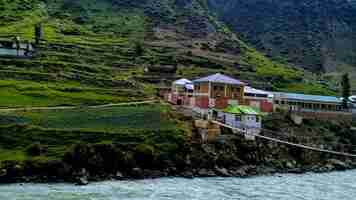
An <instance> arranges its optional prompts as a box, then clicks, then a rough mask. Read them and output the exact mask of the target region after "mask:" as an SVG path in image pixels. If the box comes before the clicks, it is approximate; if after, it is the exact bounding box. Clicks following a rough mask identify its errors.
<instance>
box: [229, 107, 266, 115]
mask: <svg viewBox="0 0 356 200" xmlns="http://www.w3.org/2000/svg"><path fill="white" fill-rule="evenodd" d="M223 112H225V113H231V114H237V115H239V114H245V115H260V114H261V113H260V112H258V111H257V110H255V109H254V108H252V107H250V106H244V105H238V106H236V105H235V106H233V105H229V106H228V107H227V108H225V109H224V110H223Z"/></svg>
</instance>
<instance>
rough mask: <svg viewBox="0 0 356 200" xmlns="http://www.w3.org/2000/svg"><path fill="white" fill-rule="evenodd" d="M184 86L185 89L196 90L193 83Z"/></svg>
mask: <svg viewBox="0 0 356 200" xmlns="http://www.w3.org/2000/svg"><path fill="white" fill-rule="evenodd" d="M184 87H185V89H187V90H194V85H193V84H191V83H188V84H186V85H185V86H184Z"/></svg>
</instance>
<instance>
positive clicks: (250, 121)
mask: <svg viewBox="0 0 356 200" xmlns="http://www.w3.org/2000/svg"><path fill="white" fill-rule="evenodd" d="M213 118H215V119H216V120H217V121H220V122H221V123H224V124H226V125H228V126H231V127H233V128H238V129H240V130H241V131H243V132H245V133H248V134H259V133H260V132H261V128H262V115H261V113H260V112H259V111H257V110H256V109H255V108H253V107H250V106H245V105H229V106H228V107H227V108H225V109H223V110H214V111H213Z"/></svg>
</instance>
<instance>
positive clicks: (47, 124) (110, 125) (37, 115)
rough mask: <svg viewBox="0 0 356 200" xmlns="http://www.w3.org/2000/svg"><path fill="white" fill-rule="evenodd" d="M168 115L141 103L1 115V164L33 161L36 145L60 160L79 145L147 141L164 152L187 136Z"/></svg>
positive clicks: (164, 109) (157, 106) (181, 127)
mask: <svg viewBox="0 0 356 200" xmlns="http://www.w3.org/2000/svg"><path fill="white" fill-rule="evenodd" d="M168 112H169V110H168V107H166V106H162V105H141V106H127V107H110V108H101V109H75V110H57V111H54V110H51V111H31V112H10V113H2V114H1V117H0V118H1V120H0V150H1V151H0V161H4V160H26V159H35V157H33V156H31V155H28V153H26V149H27V148H28V147H29V146H30V145H32V144H35V143H37V144H40V145H42V146H44V147H46V149H47V153H46V154H45V155H41V156H42V158H41V159H46V158H48V159H50V158H60V157H61V156H63V155H64V153H65V152H67V150H68V149H69V147H70V146H72V145H73V144H77V143H85V144H102V143H121V144H127V143H137V144H140V143H145V144H151V145H158V146H160V147H162V148H166V146H167V145H168V146H170V144H173V143H175V142H177V141H182V140H184V138H185V135H186V131H185V129H184V127H183V125H182V124H179V123H178V122H177V121H175V120H172V119H170V118H168V117H167V116H166V115H165V114H167V113H168ZM9 124H12V125H9Z"/></svg>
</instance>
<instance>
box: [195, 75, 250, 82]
mask: <svg viewBox="0 0 356 200" xmlns="http://www.w3.org/2000/svg"><path fill="white" fill-rule="evenodd" d="M193 82H194V83H203V82H211V83H225V84H231V85H245V83H243V82H241V81H239V80H236V79H234V78H231V77H229V76H226V75H223V74H220V73H217V74H213V75H210V76H207V77H203V78H200V79H197V80H194V81H193Z"/></svg>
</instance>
